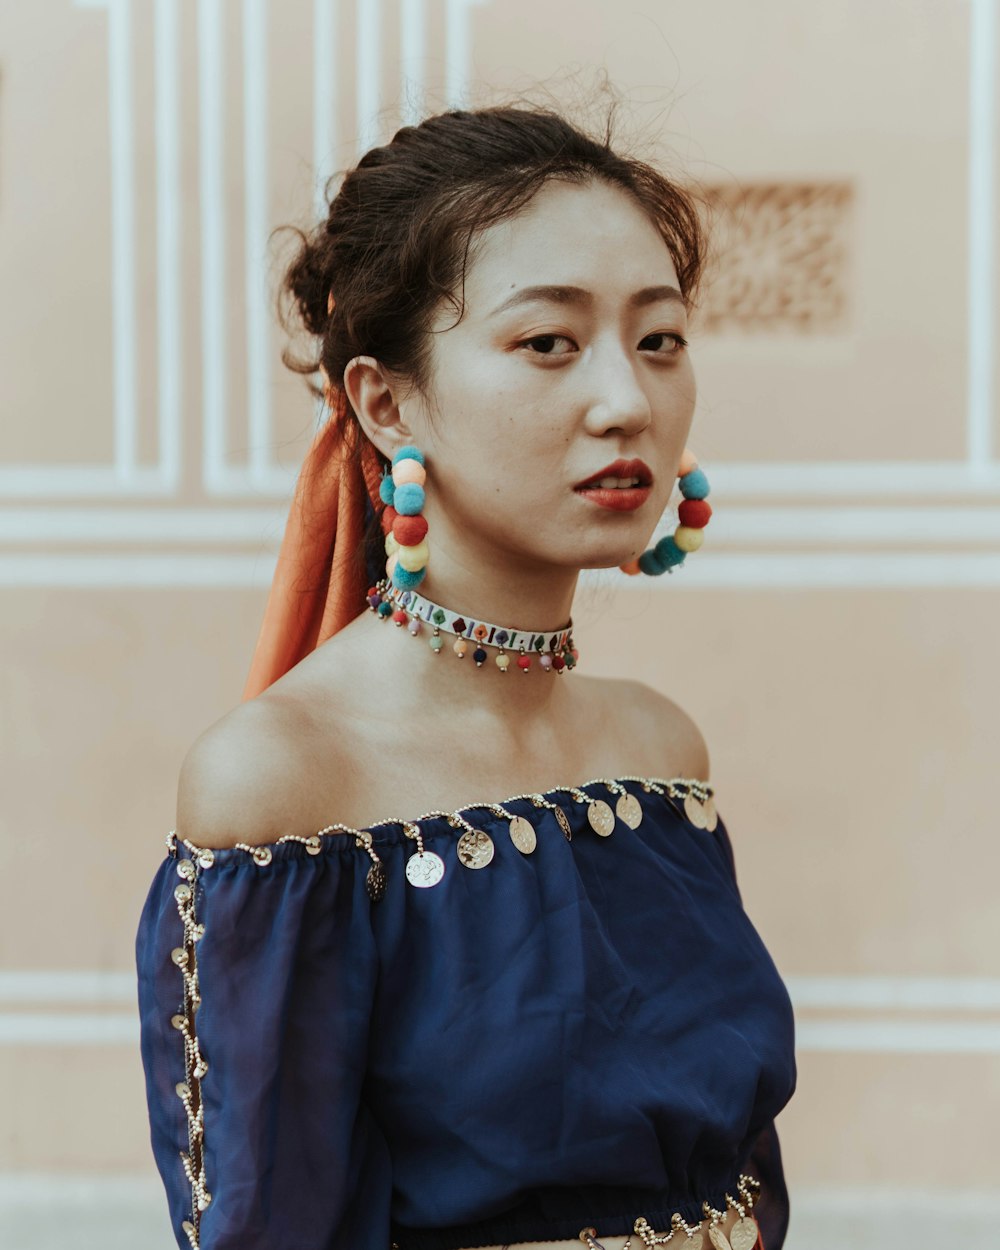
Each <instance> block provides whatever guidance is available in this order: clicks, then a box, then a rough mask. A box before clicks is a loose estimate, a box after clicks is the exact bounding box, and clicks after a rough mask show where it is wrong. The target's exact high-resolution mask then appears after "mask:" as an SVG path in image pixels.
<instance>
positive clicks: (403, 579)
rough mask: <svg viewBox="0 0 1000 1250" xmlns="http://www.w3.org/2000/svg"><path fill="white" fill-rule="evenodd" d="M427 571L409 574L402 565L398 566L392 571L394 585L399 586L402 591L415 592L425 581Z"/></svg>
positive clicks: (422, 570)
mask: <svg viewBox="0 0 1000 1250" xmlns="http://www.w3.org/2000/svg"><path fill="white" fill-rule="evenodd" d="M426 573H427V569H426V567H425V568H422V569H417V571H416V572H415V573H409V572H407V570H406V569H404V568H403V567H402V566H401V565H399V564H397V565H396V566H395V568H394V569H393V570H392V584H393V585H394V586H398V587H399V589H400V590H413V588H414V587H415V586H419V585H420V583H421V582H422V581H423V580H424V576H425V575H426Z"/></svg>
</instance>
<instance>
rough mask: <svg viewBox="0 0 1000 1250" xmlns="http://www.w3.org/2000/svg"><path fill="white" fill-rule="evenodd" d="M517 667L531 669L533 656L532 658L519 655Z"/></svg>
mask: <svg viewBox="0 0 1000 1250" xmlns="http://www.w3.org/2000/svg"><path fill="white" fill-rule="evenodd" d="M517 667H518V668H525V669H528V668H531V656H530V655H519V656H518V657H517Z"/></svg>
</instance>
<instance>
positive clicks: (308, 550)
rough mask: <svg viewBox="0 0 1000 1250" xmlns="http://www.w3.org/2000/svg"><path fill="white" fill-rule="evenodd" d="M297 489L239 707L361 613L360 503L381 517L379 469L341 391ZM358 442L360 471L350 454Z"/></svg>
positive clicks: (332, 394) (334, 395) (332, 393)
mask: <svg viewBox="0 0 1000 1250" xmlns="http://www.w3.org/2000/svg"><path fill="white" fill-rule="evenodd" d="M326 394H327V399H328V402H329V401H331V400H332V401H333V410H332V413H331V415H330V419H329V420H328V421H326V422H325V423H324V425H323V428H322V429H321V430H320V431H319V433H318V434H317V435H316V437H315V438H314V439H313V443H312V446H311V447H310V448H309V451H308V452H307V454H306V458H305V460H304V461H303V463H302V468H301V470H300V472H299V477H298V481H297V482H296V484H295V495H294V497H293V499H292V505H291V509H290V510H289V513H288V521H287V523H286V525H285V536H284V538H283V539H282V542H281V550H280V552H279V553H278V564H277V568H276V569H275V572H274V580H273V581H272V583H271V591H270V594H269V595H268V600H267V607H266V608H265V610H264V621H263V624H262V625H261V627H260V634H259V636H258V638H257V646H256V647H255V648H254V653H253V659H252V661H251V663H250V675H249V677H248V678H247V683H246V686H245V687H244V690H243V700H244V701H246V700H247V699H253V698H255V697H256V696H257V695H258V694H260V693H261V691H262V690H266V689H267V687H268V686H270V685H271V683H272V682H274V681H277V680H278V678H279V677H281V676H282V675H283V674H284V673H287V672H288V670H289V669H290V668H293V667H294V666H295V665H296V664H298V662H299V661H300V660H301V659H304V658H305V656H307V655H308V654H309V652H310V651H313V650H315V649H316V647H318V646H319V645H320V643H321V642H325V641H326V639H327V638H329V637H330V636H331V634H335V633H336V632H337V630H338V629H343V627H344V626H345V625H347V624H348V623H349V622H350V621H352V620H354V618H355V617H356V616H358V615H359V613H361V612H363V611H364V610H365V591H366V590H367V589H368V584H367V578H366V575H365V571H364V563H363V561H362V562H361V563H360V564H359V562H358V553H359V552H360V550H361V547H362V543H363V540H364V532H365V512H366V499H367V500H369V501H370V502H371V505H372V507H373V508H375V510H376V511H379V510H380V509H381V508H382V507H383V504H382V500H381V498H380V496H379V483H380V482H381V480H382V467H381V463H380V461H379V456H378V452H377V450H376V449H375V445H374V444H373V443H372V442H371V441H370V440H369V439H368V438H367V437H366V435H365V434H364V432H363V431H362V429H361V427H360V425H359V424H358V422H357V420H356V419H355V418H354V415H353V412H352V411H351V409H350V405H349V404H348V401H347V395H346V394H345V392H344V391H343V390H341V389H339V388H338V389H337V390H334V389H333V388H329V387H328V388H326ZM358 440H360V441H361V463H360V468H359V467H358V462H357V460H356V459H352V458H351V454H350V453H351V451H352V450H353V449H354V448H356V447H357V444H358Z"/></svg>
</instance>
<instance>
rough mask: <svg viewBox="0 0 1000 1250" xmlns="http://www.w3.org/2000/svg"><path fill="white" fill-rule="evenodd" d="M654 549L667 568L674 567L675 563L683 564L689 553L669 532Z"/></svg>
mask: <svg viewBox="0 0 1000 1250" xmlns="http://www.w3.org/2000/svg"><path fill="white" fill-rule="evenodd" d="M653 550H654V551H655V552H656V558H657V559H658V560H659V561H660V563H661V564H662V565H663V567H664V568H665V569H670V568H673V567H674V565H675V564H683V563H684V557H685V556H686V555H687V552H686V551H681V549H680V547H678V546H677V543H676V542H675V541H674V536H673V534H667V535H665V536H664V537H663V538H661V539H660V541H659V542H658V543H657V544H656V546H655V547H654V548H653Z"/></svg>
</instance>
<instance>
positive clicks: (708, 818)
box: [702, 795, 732, 1240]
mask: <svg viewBox="0 0 1000 1250" xmlns="http://www.w3.org/2000/svg"><path fill="white" fill-rule="evenodd" d="M702 807H703V808H704V811H705V828H706V829H707V830H708V832H709V833H714V832H715V828H716V826H717V825H718V823H719V813H718V812H717V811H716V810H715V799H714V798H712V796H711V795H709V796H708V798H707V799H706V800H705V802H704V803H703V804H702ZM730 1240H732V1238H730Z"/></svg>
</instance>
